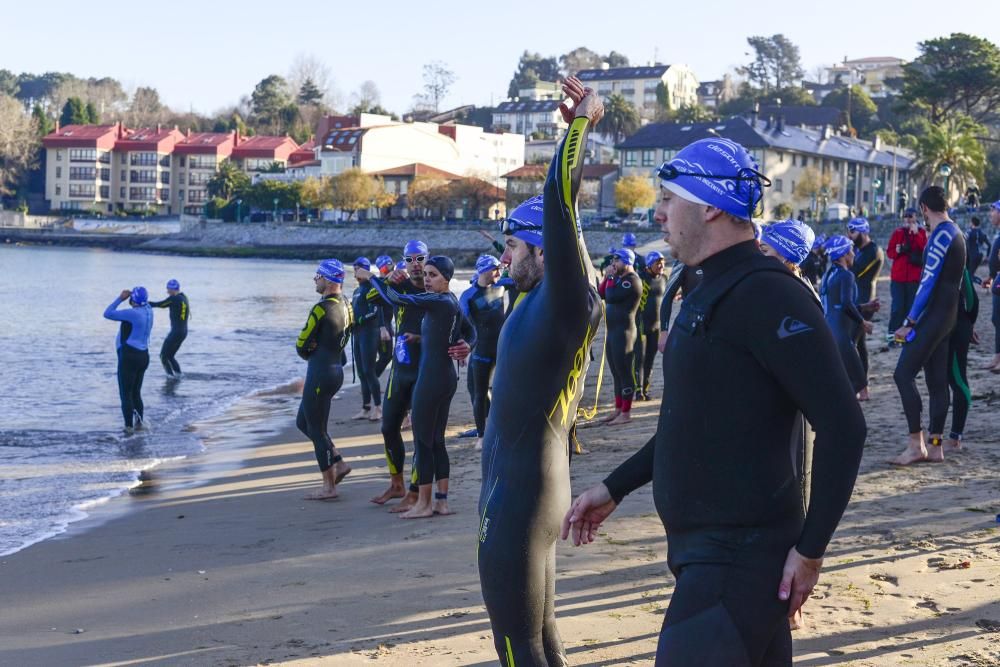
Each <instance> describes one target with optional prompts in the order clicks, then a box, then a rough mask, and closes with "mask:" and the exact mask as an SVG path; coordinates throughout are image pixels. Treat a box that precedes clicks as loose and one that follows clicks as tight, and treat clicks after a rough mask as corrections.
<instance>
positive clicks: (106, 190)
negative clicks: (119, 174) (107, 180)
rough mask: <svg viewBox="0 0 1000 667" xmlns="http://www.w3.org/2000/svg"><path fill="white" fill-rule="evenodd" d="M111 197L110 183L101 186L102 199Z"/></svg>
mask: <svg viewBox="0 0 1000 667" xmlns="http://www.w3.org/2000/svg"><path fill="white" fill-rule="evenodd" d="M110 198H111V186H109V185H102V186H101V199H110Z"/></svg>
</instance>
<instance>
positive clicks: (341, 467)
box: [333, 461, 351, 484]
mask: <svg viewBox="0 0 1000 667" xmlns="http://www.w3.org/2000/svg"><path fill="white" fill-rule="evenodd" d="M350 474H351V466H349V465H348V464H346V463H344V462H343V461H337V462H336V463H334V464H333V481H334V482H336V483H337V484H340V482H341V481H342V480H343V479H344V478H345V477H347V476H348V475H350Z"/></svg>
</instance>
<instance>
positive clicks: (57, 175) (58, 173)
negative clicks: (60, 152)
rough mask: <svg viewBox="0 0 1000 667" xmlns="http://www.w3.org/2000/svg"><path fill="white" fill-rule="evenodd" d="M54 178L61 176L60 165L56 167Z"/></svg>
mask: <svg viewBox="0 0 1000 667" xmlns="http://www.w3.org/2000/svg"><path fill="white" fill-rule="evenodd" d="M56 178H62V167H56Z"/></svg>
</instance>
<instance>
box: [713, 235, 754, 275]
mask: <svg viewBox="0 0 1000 667" xmlns="http://www.w3.org/2000/svg"><path fill="white" fill-rule="evenodd" d="M759 254H760V249H759V248H758V246H757V242H756V241H743V242H741V243H737V244H736V245H731V246H729V247H728V248H726V249H725V250H720V251H719V252H717V253H715V254H714V255H712V256H711V257H708V258H706V259H705V261H703V262H702V263H701V270H702V272H703V279H704V280H710V279H712V278H714V277H716V276H718V275H721V274H723V273H725V272H726V271H727V270H729V269H730V268H731V267H733V266H735V265H736V264H739V263H740V262H744V261H746V260H747V259H749V258H750V257H754V256H756V255H759Z"/></svg>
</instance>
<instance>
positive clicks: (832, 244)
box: [826, 234, 854, 261]
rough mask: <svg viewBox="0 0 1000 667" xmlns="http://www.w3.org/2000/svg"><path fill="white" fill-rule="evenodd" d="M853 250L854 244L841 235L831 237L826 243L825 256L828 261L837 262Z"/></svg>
mask: <svg viewBox="0 0 1000 667" xmlns="http://www.w3.org/2000/svg"><path fill="white" fill-rule="evenodd" d="M853 248H854V242H853V241H851V239H849V238H847V237H846V236H844V235H843V234H837V235H836V236H831V237H830V238H829V239H828V240H827V242H826V254H828V255H829V256H830V259H831V260H833V261H837V260H838V259H840V258H841V257H843V256H844V255H846V254H847V253H849V252H851V250H852V249H853Z"/></svg>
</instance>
